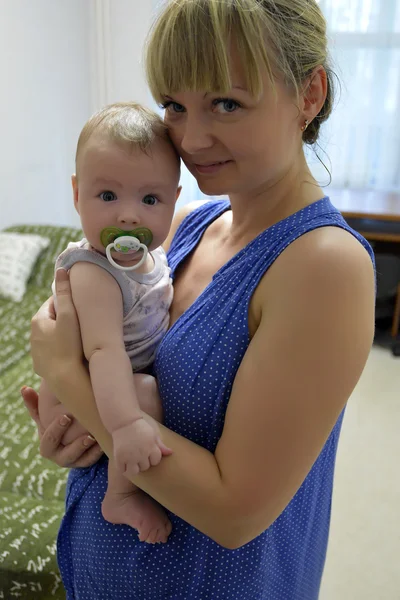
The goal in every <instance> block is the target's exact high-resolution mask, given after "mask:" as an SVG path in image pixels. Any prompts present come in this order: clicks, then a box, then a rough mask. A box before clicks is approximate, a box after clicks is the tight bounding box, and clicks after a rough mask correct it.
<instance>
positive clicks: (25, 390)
mask: <svg viewBox="0 0 400 600" xmlns="http://www.w3.org/2000/svg"><path fill="white" fill-rule="evenodd" d="M21 396H22V399H23V401H24V404H25V406H26V408H27V410H28V412H29V414H30V416H31V418H32V419H33V420H34V421H35V423H36V425H37V428H38V432H39V437H41V436H42V434H43V427H42V424H41V422H40V418H39V409H38V404H39V396H38V394H37V392H35V390H34V389H32V388H30V387H27V386H26V385H24V386H23V387H22V388H21Z"/></svg>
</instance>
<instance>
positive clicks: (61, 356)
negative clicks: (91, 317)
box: [31, 269, 83, 384]
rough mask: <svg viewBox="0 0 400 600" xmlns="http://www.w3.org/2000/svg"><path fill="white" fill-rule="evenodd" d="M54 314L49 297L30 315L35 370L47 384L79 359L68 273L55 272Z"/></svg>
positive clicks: (76, 322) (80, 346)
mask: <svg viewBox="0 0 400 600" xmlns="http://www.w3.org/2000/svg"><path fill="white" fill-rule="evenodd" d="M56 296H57V318H56V314H55V310H54V300H53V298H50V300H47V302H45V303H44V304H43V306H42V307H41V308H40V309H39V310H38V312H37V313H36V315H35V316H34V317H33V319H32V328H31V354H32V360H33V368H34V370H35V372H36V373H37V374H38V375H40V376H41V377H43V378H44V379H46V380H47V381H48V382H49V383H50V384H51V381H52V379H54V378H57V377H58V374H59V373H60V372H68V371H69V372H73V368H74V366H76V365H77V364H79V363H80V362H81V361H82V355H83V352H82V341H81V334H80V328H79V322H78V318H77V315H76V311H75V307H74V304H73V302H72V297H71V288H70V285H69V277H68V273H67V272H66V271H65V270H64V269H58V270H57V273H56Z"/></svg>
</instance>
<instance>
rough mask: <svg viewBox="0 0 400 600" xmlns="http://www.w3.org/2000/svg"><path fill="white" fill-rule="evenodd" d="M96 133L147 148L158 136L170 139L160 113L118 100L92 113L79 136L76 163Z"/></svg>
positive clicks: (143, 149)
mask: <svg viewBox="0 0 400 600" xmlns="http://www.w3.org/2000/svg"><path fill="white" fill-rule="evenodd" d="M94 133H101V134H104V135H105V136H106V137H107V138H108V139H110V140H112V141H114V142H117V143H128V144H129V145H131V147H133V148H134V147H138V148H140V150H142V151H143V152H146V151H147V150H148V149H149V147H150V146H151V145H152V143H153V142H154V141H155V139H156V138H162V139H165V140H167V141H170V140H169V136H168V130H167V127H166V126H165V124H164V122H163V120H162V119H161V117H160V116H159V115H158V114H157V113H155V112H153V111H152V110H149V109H148V108H146V107H144V106H141V105H140V104H137V103H135V102H117V103H115V104H109V105H108V106H105V107H104V108H102V109H101V110H99V111H98V112H97V113H95V114H94V115H92V117H90V119H89V120H88V121H87V122H86V124H85V125H84V127H83V129H82V131H81V134H80V136H79V139H78V144H77V148H76V157H75V163H76V165H77V164H78V157H79V154H80V153H81V151H82V148H83V147H84V146H85V145H86V143H87V142H88V140H89V138H90V137H91V136H92V135H93V134H94Z"/></svg>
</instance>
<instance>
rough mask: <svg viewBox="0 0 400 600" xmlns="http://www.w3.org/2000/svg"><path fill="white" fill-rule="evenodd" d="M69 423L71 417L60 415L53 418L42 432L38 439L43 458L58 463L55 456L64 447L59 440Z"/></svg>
mask: <svg viewBox="0 0 400 600" xmlns="http://www.w3.org/2000/svg"><path fill="white" fill-rule="evenodd" d="M71 423H72V419H71V417H69V416H68V415H62V416H61V417H57V418H56V419H54V421H53V422H52V423H50V425H49V426H48V427H47V429H46V430H45V431H44V432H43V435H42V437H41V440H40V454H41V455H42V456H43V457H44V458H48V459H49V460H53V461H54V462H56V463H57V464H59V463H58V460H57V456H58V455H60V454H61V453H62V450H63V449H64V446H61V440H62V438H63V436H64V434H65V432H66V430H67V429H68V427H69V425H71ZM60 466H63V465H60Z"/></svg>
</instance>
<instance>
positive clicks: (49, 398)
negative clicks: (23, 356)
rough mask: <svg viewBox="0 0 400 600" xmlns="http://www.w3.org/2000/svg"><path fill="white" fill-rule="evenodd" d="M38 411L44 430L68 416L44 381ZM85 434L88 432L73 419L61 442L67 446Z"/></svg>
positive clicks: (40, 390) (40, 391)
mask: <svg viewBox="0 0 400 600" xmlns="http://www.w3.org/2000/svg"><path fill="white" fill-rule="evenodd" d="M38 409H39V418H40V422H41V424H42V426H43V427H44V429H46V428H47V427H48V426H49V425H51V423H53V421H54V420H55V419H61V417H62V416H63V415H65V414H68V411H67V410H66V409H65V406H64V405H63V404H61V402H59V401H58V400H57V398H56V396H55V395H54V394H53V393H52V392H51V390H50V389H49V388H48V386H47V384H46V382H45V381H44V380H42V382H41V384H40V389H39V404H38ZM85 433H86V434H87V433H88V432H87V430H86V429H85V428H84V427H83V426H82V425H81V424H80V423H79V422H78V421H77V420H76V419H73V420H72V423H71V425H70V426H69V427H68V429H67V431H66V432H65V434H64V436H63V438H62V440H61V442H62V444H64V446H66V445H67V444H70V443H71V442H74V441H75V440H76V439H77V438H78V437H80V436H81V435H83V434H85Z"/></svg>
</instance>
